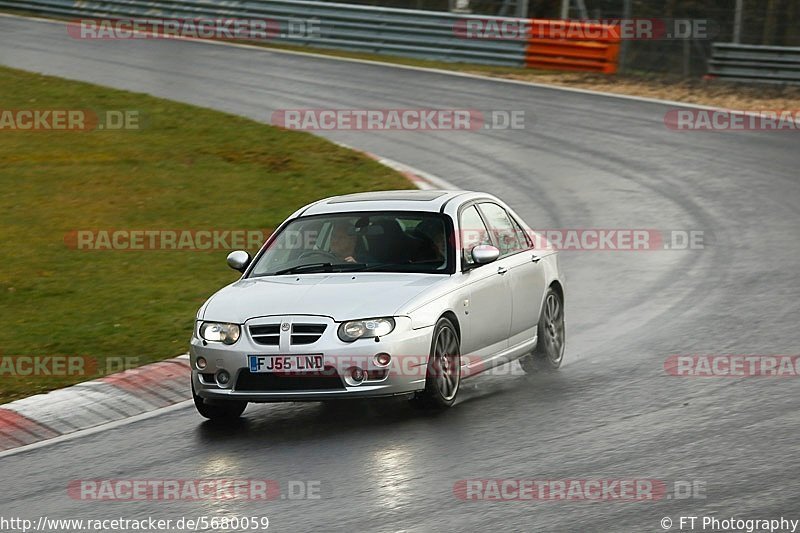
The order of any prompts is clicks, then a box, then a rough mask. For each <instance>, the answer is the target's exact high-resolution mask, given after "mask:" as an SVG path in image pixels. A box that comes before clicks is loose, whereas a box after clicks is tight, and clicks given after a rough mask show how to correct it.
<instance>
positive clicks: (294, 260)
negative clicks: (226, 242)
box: [250, 212, 454, 276]
mask: <svg viewBox="0 0 800 533" xmlns="http://www.w3.org/2000/svg"><path fill="white" fill-rule="evenodd" d="M451 234H452V229H451V226H450V225H449V224H448V223H447V219H446V218H445V216H444V215H441V214H439V213H427V212H402V213H394V212H371V213H337V214H328V215H313V216H308V217H301V218H298V219H295V220H293V221H291V222H290V223H289V224H287V225H286V226H285V227H284V228H283V229H282V230H281V232H280V234H278V235H277V236H276V237H275V238H274V239H272V241H271V243H270V244H269V247H268V248H267V249H266V250H264V252H263V253H261V254H260V255H259V257H258V258H257V259H256V264H255V265H254V267H253V270H252V271H251V273H250V276H273V275H281V274H299V273H314V272H365V271H370V272H417V273H430V274H446V273H451V270H452V266H453V264H454V251H453V247H452V244H451V243H452V239H451V238H450V236H451Z"/></svg>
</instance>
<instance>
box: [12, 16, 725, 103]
mask: <svg viewBox="0 0 800 533" xmlns="http://www.w3.org/2000/svg"><path fill="white" fill-rule="evenodd" d="M0 17H7V18H19V19H25V20H35V21H37V22H47V23H50V24H64V25H66V24H67V23H68V22H69V21H62V20H54V19H46V18H40V17H26V16H22V15H14V14H11V13H0ZM173 39H176V40H183V41H192V42H196V43H205V44H210V45H216V46H233V47H235V48H245V49H248V50H260V51H262V52H268V53H276V54H289V55H299V56H307V57H314V58H318V59H330V60H332V61H345V62H348V63H362V64H365V65H379V66H384V67H391V68H399V69H405V70H418V71H421V72H431V73H436V74H444V75H448V76H457V77H459V78H471V79H477V80H482V81H492V82H496V83H511V84H514V85H527V86H529V87H537V88H540V89H550V90H553V91H564V92H569V93H577V94H587V95H591V96H605V97H607V98H619V99H623V100H632V101H634V102H644V103H648V104H659V105H668V106H677V107H689V108H692V109H705V110H720V109H726V108H722V107H719V106H709V105H703V104H693V103H690V102H677V101H675V100H661V99H659V98H649V97H646V96H634V95H630V94H619V93H606V92H603V91H595V90H592V89H579V88H577V87H562V86H559V85H548V84H546V83H536V82H534V81H524V80H509V79H506V78H493V77H491V76H484V75H481V74H472V73H468V72H458V71H453V70H444V69H439V68H432V67H419V66H414V65H400V64H397V63H386V62H384V61H377V60H373V59H357V58H354V57H339V56H329V55H325V54H318V53H315V52H302V51H300V50H285V49H281V48H267V47H263V46H256V45H252V44H243V43H231V42H224V41H211V40H206V39H194V38H191V37H174V38H173Z"/></svg>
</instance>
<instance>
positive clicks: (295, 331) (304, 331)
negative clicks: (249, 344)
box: [250, 324, 328, 346]
mask: <svg viewBox="0 0 800 533" xmlns="http://www.w3.org/2000/svg"><path fill="white" fill-rule="evenodd" d="M327 327H328V326H327V325H325V324H292V334H291V343H292V344H297V345H304V344H314V343H315V342H317V341H318V340H319V338H320V337H322V334H323V333H325V329H327ZM250 336H251V337H253V340H254V341H255V342H256V343H257V344H263V345H264V346H278V345H279V344H280V340H281V325H280V324H264V325H259V326H250Z"/></svg>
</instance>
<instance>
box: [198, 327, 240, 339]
mask: <svg viewBox="0 0 800 533" xmlns="http://www.w3.org/2000/svg"><path fill="white" fill-rule="evenodd" d="M240 333H241V329H240V328H239V325H238V324H223V323H220V322H203V323H202V324H200V337H201V338H203V339H205V340H207V341H209V342H222V343H224V344H233V343H234V342H236V341H238V340H239V334H240Z"/></svg>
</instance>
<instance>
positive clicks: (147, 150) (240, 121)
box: [0, 68, 410, 403]
mask: <svg viewBox="0 0 800 533" xmlns="http://www.w3.org/2000/svg"><path fill="white" fill-rule="evenodd" d="M0 101H2V108H3V109H24V108H34V109H87V108H88V109H100V110H102V109H127V110H131V109H133V110H138V111H139V112H140V113H141V115H142V116H143V117H144V120H143V121H142V122H143V127H142V128H141V129H140V130H139V131H118V132H112V131H92V132H64V131H62V132H53V131H50V132H46V131H36V132H22V131H8V130H0V162H2V163H0V185H2V195H0V242H2V254H1V255H0V262H1V263H2V268H0V324H1V325H0V357H3V356H20V355H24V356H29V355H31V356H46V355H54V354H58V355H69V356H72V355H77V356H89V357H94V358H97V360H98V367H99V370H98V373H97V374H94V375H85V376H77V377H69V376H50V377H43V376H30V377H18V376H17V377H15V376H11V375H8V373H0V403H2V402H6V401H10V400H12V399H15V398H19V397H23V396H27V395H30V394H34V393H38V392H43V391H46V390H51V389H53V388H57V387H61V386H64V385H67V384H71V383H74V382H77V381H83V380H86V379H91V378H93V377H97V375H100V374H102V373H103V372H104V370H105V368H106V364H105V360H106V358H108V357H137V358H138V362H139V364H145V363H148V362H152V361H155V360H159V359H164V358H168V357H173V356H175V355H178V354H181V353H185V352H186V351H187V348H188V341H189V337H190V334H191V328H192V323H193V318H194V315H195V312H196V311H197V309H198V308H199V306H200V305H201V304H202V303H203V301H204V300H205V299H206V298H207V297H208V296H209V295H210V294H212V293H213V292H214V291H215V290H217V289H218V288H219V287H221V286H223V285H225V284H227V283H230V282H231V281H233V280H235V279H236V273H235V272H233V271H232V270H230V269H229V268H228V267H227V266H225V256H226V254H227V253H228V250H215V251H205V252H204V251H169V250H166V251H165V250H157V251H153V250H149V251H99V250H94V251H81V250H76V249H73V248H70V247H68V246H67V244H65V235H66V234H67V233H69V232H71V231H74V230H80V229H93V230H94V229H183V228H187V229H221V230H225V229H265V228H274V227H275V226H276V225H277V224H279V223H280V222H281V221H282V220H283V219H284V218H285V217H286V216H287V215H289V214H290V213H291V212H293V211H294V210H295V209H297V208H298V207H299V206H301V205H303V204H305V203H308V202H311V201H313V200H316V199H318V198H321V197H324V196H330V195H335V194H342V193H349V192H354V191H362V190H378V189H397V188H409V187H410V185H409V183H408V181H407V180H405V178H403V177H402V176H400V175H399V174H397V173H395V172H394V171H392V170H390V169H388V168H386V167H384V166H382V165H379V164H378V163H376V162H374V161H372V160H370V159H368V158H366V157H364V156H362V155H360V154H357V153H354V152H352V151H349V150H346V149H343V148H340V147H338V146H335V145H334V144H331V143H329V142H327V141H325V140H322V139H320V138H318V137H315V136H313V135H310V134H308V133H303V132H292V131H285V130H281V129H278V128H275V127H271V126H267V125H264V124H260V123H257V122H254V121H251V120H247V119H244V118H239V117H236V116H232V115H228V114H224V113H219V112H216V111H211V110H207V109H202V108H198V107H193V106H189V105H183V104H179V103H174V102H170V101H166V100H162V99H158V98H153V97H150V96H146V95H142V94H135V93H129V92H124V91H117V90H112V89H107V88H103V87H98V86H94V85H90V84H85V83H78V82H72V81H66V80H62V79H58V78H53V77H47V76H41V75H36V74H30V73H26V72H22V71H18V70H11V69H5V68H0ZM0 369H2V367H1V366H0Z"/></svg>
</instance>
